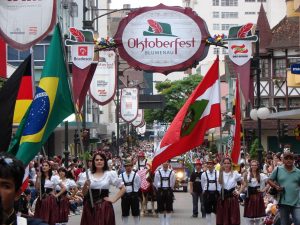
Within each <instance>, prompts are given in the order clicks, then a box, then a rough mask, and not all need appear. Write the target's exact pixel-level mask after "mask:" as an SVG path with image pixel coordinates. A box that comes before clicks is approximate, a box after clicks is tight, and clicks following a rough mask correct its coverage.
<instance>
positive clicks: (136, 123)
mask: <svg viewBox="0 0 300 225" xmlns="http://www.w3.org/2000/svg"><path fill="white" fill-rule="evenodd" d="M143 120H144V110H143V109H139V110H138V115H137V117H136V118H135V120H134V121H132V122H131V123H132V125H133V126H135V127H139V126H140V125H141V124H142V123H143Z"/></svg>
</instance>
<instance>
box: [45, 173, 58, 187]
mask: <svg viewBox="0 0 300 225" xmlns="http://www.w3.org/2000/svg"><path fill="white" fill-rule="evenodd" d="M60 183H61V181H60V180H59V178H58V177H57V176H51V180H49V179H46V180H45V185H44V188H53V189H54V188H55V186H57V185H59V184H60Z"/></svg>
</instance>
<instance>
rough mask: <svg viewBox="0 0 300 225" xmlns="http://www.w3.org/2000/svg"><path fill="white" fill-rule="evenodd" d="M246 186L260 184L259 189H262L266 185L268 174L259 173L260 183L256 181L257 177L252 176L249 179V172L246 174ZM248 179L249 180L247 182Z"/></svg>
mask: <svg viewBox="0 0 300 225" xmlns="http://www.w3.org/2000/svg"><path fill="white" fill-rule="evenodd" d="M247 180H248V186H249V187H257V186H260V189H264V188H265V186H266V182H267V180H268V176H267V175H266V174H264V173H261V174H260V183H258V181H257V179H256V178H254V177H252V178H251V180H250V174H248V176H247ZM249 181H250V182H249Z"/></svg>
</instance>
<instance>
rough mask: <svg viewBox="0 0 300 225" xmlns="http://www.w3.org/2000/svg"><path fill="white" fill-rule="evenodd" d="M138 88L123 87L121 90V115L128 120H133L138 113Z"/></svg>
mask: <svg viewBox="0 0 300 225" xmlns="http://www.w3.org/2000/svg"><path fill="white" fill-rule="evenodd" d="M138 94H139V91H138V89H137V88H123V89H122V90H121V117H122V119H123V120H125V121H126V122H132V121H133V120H134V119H135V118H136V117H137V115H138V102H139V99H138Z"/></svg>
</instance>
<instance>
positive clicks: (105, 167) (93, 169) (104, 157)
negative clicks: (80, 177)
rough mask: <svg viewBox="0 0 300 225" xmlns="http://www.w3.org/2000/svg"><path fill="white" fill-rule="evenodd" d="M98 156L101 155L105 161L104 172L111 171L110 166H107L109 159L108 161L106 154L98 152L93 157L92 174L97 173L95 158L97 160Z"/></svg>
mask: <svg viewBox="0 0 300 225" xmlns="http://www.w3.org/2000/svg"><path fill="white" fill-rule="evenodd" d="M97 155H99V156H100V157H101V158H102V159H103V160H104V167H103V172H105V171H106V170H109V168H108V164H107V159H106V156H105V154H103V153H100V152H96V153H95V154H94V155H93V159H92V170H91V172H92V173H96V166H95V158H96V156H97Z"/></svg>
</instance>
